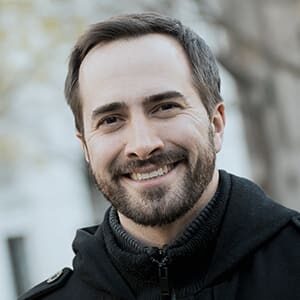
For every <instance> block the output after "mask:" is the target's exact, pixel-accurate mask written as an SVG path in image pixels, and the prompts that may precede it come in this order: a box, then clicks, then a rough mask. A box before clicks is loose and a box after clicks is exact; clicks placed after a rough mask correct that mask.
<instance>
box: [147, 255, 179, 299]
mask: <svg viewBox="0 0 300 300" xmlns="http://www.w3.org/2000/svg"><path fill="white" fill-rule="evenodd" d="M158 254H159V258H160V259H159V260H158V259H156V258H154V257H153V256H152V257H151V260H152V261H153V262H155V263H157V264H158V278H159V286H160V299H161V300H171V299H174V298H173V297H172V293H171V289H170V282H169V268H168V264H167V263H168V256H167V255H166V252H165V251H164V250H163V249H158Z"/></svg>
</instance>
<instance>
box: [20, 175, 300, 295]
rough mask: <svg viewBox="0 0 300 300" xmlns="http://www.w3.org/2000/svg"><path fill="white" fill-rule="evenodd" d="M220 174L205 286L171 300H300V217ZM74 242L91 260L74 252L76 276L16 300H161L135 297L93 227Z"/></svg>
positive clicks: (47, 284) (65, 272) (66, 273)
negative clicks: (221, 211) (220, 208)
mask: <svg viewBox="0 0 300 300" xmlns="http://www.w3.org/2000/svg"><path fill="white" fill-rule="evenodd" d="M222 172H223V173H222V176H223V177H224V178H227V179H228V180H229V181H230V188H229V197H228V205H227V208H226V212H225V215H224V219H223V221H222V224H221V226H220V228H221V230H220V232H219V233H218V236H217V239H216V245H215V249H214V251H213V253H212V255H211V256H212V257H211V260H210V263H209V267H208V269H207V272H206V274H205V276H204V278H203V284H202V285H201V288H199V289H198V290H194V291H193V293H190V294H186V295H184V296H182V297H178V296H176V298H172V299H201V300H266V299H267V300H295V299H300V214H299V213H298V212H295V211H293V210H290V209H287V208H285V207H283V206H281V205H279V204H277V203H275V202H273V201H272V200H270V199H269V198H268V197H267V196H266V195H265V194H264V193H263V191H262V190H261V189H260V188H259V187H257V186H256V185H255V184H253V183H252V182H250V181H248V180H246V179H243V178H239V177H236V176H233V175H228V174H227V173H226V172H224V171H222ZM102 226H103V225H102ZM100 228H101V227H100ZM97 232H98V234H97ZM87 241H89V242H87ZM76 243H77V244H80V245H88V243H89V246H86V249H85V251H86V253H85V255H87V256H88V257H89V260H85V261H84V262H81V260H82V259H81V257H80V256H81V254H80V252H79V253H77V256H76V257H77V264H76V266H75V268H74V271H73V270H71V269H68V268H66V269H64V270H63V272H61V273H60V274H57V275H56V276H54V277H53V278H50V280H48V282H47V281H45V282H42V283H41V284H40V285H38V286H36V287H35V288H33V289H32V290H30V291H29V292H27V293H26V294H24V295H23V296H21V297H20V298H19V300H25V299H32V300H33V299H43V300H64V299H66V300H83V299H84V300H96V299H97V300H99V299H128V300H130V299H160V296H159V293H157V295H156V296H155V297H153V296H151V297H150V294H149V296H147V291H146V292H145V293H143V297H142V298H138V297H136V296H135V295H134V293H133V291H132V290H131V289H130V288H129V286H128V284H127V280H126V278H124V276H123V277H122V276H121V274H120V273H119V272H118V270H117V268H116V267H115V266H114V264H113V263H112V260H111V259H110V257H109V255H108V253H107V251H106V246H105V240H104V238H103V236H101V234H99V228H98V227H97V226H95V227H91V228H86V229H83V230H80V231H79V232H78V234H77V237H76ZM78 261H79V262H81V266H80V263H79V266H80V267H78ZM80 268H81V270H80ZM142 268H143V266H141V269H142ZM178 272H180V270H178ZM158 290H159V289H158ZM166 299H167V298H166ZM170 299H171V298H170Z"/></svg>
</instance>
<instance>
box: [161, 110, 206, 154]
mask: <svg viewBox="0 0 300 300" xmlns="http://www.w3.org/2000/svg"><path fill="white" fill-rule="evenodd" d="M161 132H164V133H165V134H166V136H165V137H166V139H168V140H170V141H173V142H174V143H178V144H179V145H182V146H183V147H185V148H187V149H188V150H189V151H193V149H195V150H196V149H198V147H199V145H201V144H202V143H203V144H205V143H207V141H208V124H207V123H206V122H204V121H203V120H199V119H197V118H195V117H190V116H181V117H178V118H177V119H176V120H174V121H173V122H170V123H169V124H168V126H166V127H165V128H164V130H161Z"/></svg>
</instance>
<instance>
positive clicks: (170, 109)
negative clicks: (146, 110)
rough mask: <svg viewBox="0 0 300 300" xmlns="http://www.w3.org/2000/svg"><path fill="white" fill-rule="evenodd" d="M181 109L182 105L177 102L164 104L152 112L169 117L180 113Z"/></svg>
mask: <svg viewBox="0 0 300 300" xmlns="http://www.w3.org/2000/svg"><path fill="white" fill-rule="evenodd" d="M180 108H181V105H180V104H178V103H175V102H163V103H161V104H159V105H157V106H155V107H154V109H153V110H152V114H158V115H160V114H162V115H165V114H167V115H169V114H172V113H175V112H177V111H178V109H180Z"/></svg>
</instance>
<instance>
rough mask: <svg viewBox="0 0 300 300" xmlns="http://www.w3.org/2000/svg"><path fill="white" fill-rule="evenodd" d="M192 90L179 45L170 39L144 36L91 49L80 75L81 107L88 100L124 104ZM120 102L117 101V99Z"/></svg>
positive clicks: (189, 72) (189, 76) (149, 35)
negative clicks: (167, 91) (148, 97)
mask: <svg viewBox="0 0 300 300" xmlns="http://www.w3.org/2000/svg"><path fill="white" fill-rule="evenodd" d="M186 85H189V86H191V71H190V67H189V63H188V60H187V58H186V55H185V53H184V51H183V49H182V47H181V45H180V44H179V43H178V42H177V41H176V40H175V39H173V38H172V37H168V36H165V35H161V34H147V35H144V36H141V37H138V38H130V39H122V40H117V41H113V42H110V43H108V44H104V45H98V46H96V47H94V48H93V49H92V50H91V51H90V52H89V53H88V54H87V55H86V57H85V58H84V60H83V62H82V64H81V67H80V72H79V86H80V93H81V96H82V98H83V104H85V101H87V100H88V101H90V99H95V98H98V100H99V99H100V97H101V99H102V100H103V99H109V100H110V99H111V100H114V101H120V100H126V99H124V98H126V97H128V98H130V99H132V98H135V97H145V96H149V95H150V94H153V93H154V94H155V93H160V92H163V91H166V90H178V92H183V91H180V90H182V89H184V88H186ZM121 96H122V97H123V99H116V98H118V97H121Z"/></svg>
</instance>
